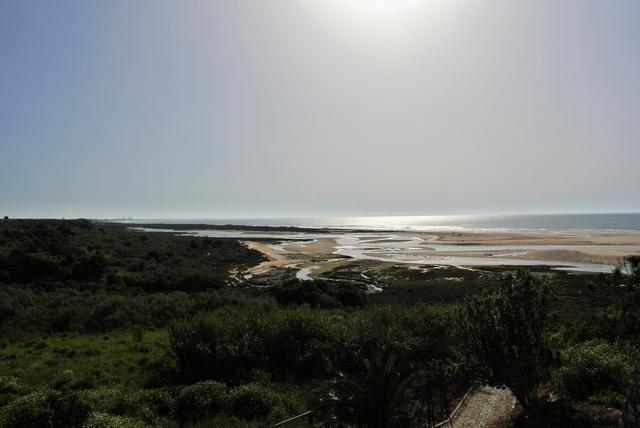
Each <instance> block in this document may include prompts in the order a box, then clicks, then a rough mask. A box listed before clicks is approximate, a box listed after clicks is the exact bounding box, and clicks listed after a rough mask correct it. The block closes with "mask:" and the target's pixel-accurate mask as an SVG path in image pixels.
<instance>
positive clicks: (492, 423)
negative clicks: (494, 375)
mask: <svg viewBox="0 0 640 428" xmlns="http://www.w3.org/2000/svg"><path fill="white" fill-rule="evenodd" d="M519 407H520V405H519V404H518V401H517V400H516V398H515V397H514V395H513V394H512V393H511V390H509V389H507V388H505V389H501V388H494V387H490V386H482V387H477V388H476V389H475V390H473V391H472V392H471V394H470V395H469V396H468V397H467V399H466V400H465V401H464V403H462V405H461V406H460V407H459V408H458V409H456V410H457V411H456V412H455V414H454V417H453V419H452V421H451V422H450V423H447V424H445V425H443V427H442V428H447V427H451V428H484V427H487V428H502V427H510V426H511V420H512V418H513V417H514V416H515V415H517V413H518V412H519V411H520V408H519Z"/></svg>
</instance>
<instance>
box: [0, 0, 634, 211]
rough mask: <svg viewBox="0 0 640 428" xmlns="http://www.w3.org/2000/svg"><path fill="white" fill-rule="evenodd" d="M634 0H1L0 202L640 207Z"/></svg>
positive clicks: (118, 207) (114, 207) (38, 205)
mask: <svg viewBox="0 0 640 428" xmlns="http://www.w3.org/2000/svg"><path fill="white" fill-rule="evenodd" d="M639 21H640V2H639V1H637V0H611V1H601V0H563V1H557V0H528V1H527V0H523V1H513V0H483V1H478V0H422V1H421V0H270V1H267V0H210V1H198V0H180V1H178V0H173V1H168V0H135V1H132V0H110V1H101V0H57V1H44V0H4V1H2V2H1V3H0V183H1V185H0V215H8V216H10V217H68V218H69V217H90V218H105V217H122V216H126V217H129V216H132V217H138V218H234V217H241V218H252V217H253V218H261V217H262V218H263V217H294V216H324V215H399V214H410V215H419V214H447V213H520V212H521V213H544V212H619V211H636V212H637V211H640V185H639V184H640V168H639V167H638V160H639V159H640V49H639V48H638V45H639V44H640V25H638V22H639Z"/></svg>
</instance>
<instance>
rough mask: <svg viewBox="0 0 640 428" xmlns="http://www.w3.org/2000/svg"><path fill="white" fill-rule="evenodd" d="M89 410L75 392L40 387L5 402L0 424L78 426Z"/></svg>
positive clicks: (17, 427) (14, 427)
mask: <svg viewBox="0 0 640 428" xmlns="http://www.w3.org/2000/svg"><path fill="white" fill-rule="evenodd" d="M89 412H90V408H89V405H88V404H87V403H86V402H85V401H84V400H82V399H81V398H79V397H78V395H76V394H75V393H61V392H58V391H53V390H47V389H42V390H38V391H35V392H32V393H31V394H28V395H25V396H22V397H20V398H17V399H16V400H14V401H12V402H11V403H9V404H8V405H6V406H4V407H3V408H2V410H0V427H7V428H9V427H11V428H20V427H25V428H27V427H28V428H31V427H53V428H67V427H81V426H82V425H83V423H84V421H85V420H86V418H87V416H88V415H89Z"/></svg>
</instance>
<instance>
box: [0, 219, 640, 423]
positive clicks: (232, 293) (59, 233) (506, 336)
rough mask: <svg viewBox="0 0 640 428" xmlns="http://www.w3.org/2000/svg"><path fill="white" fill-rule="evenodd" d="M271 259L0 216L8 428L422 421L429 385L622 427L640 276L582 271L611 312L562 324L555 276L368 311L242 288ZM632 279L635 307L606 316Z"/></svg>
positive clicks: (288, 288)
mask: <svg viewBox="0 0 640 428" xmlns="http://www.w3.org/2000/svg"><path fill="white" fill-rule="evenodd" d="M262 259H263V256H262V255H261V254H260V253H257V252H255V251H252V250H249V249H247V248H246V247H244V246H243V245H241V244H240V243H238V242H237V241H235V240H226V239H208V238H193V237H187V236H175V235H172V234H168V233H140V232H134V231H130V230H127V229H126V228H125V227H124V226H122V225H115V224H93V223H90V222H88V221H84V220H75V221H48V220H47V221H44V220H43V221H36V220H4V221H0V406H1V408H0V427H5V426H6V427H13V426H23V427H41V426H54V427H67V426H71V427H73V426H88V427H112V426H118V427H138V426H165V427H178V426H217V427H242V426H246V427H261V426H268V425H269V424H273V423H276V422H278V421H281V420H284V419H287V418H289V417H291V416H294V415H296V414H299V413H302V412H304V411H307V410H313V411H314V415H315V417H316V420H324V421H328V422H327V424H328V425H329V424H330V425H333V426H366V427H395V426H397V427H400V426H403V427H404V426H416V425H418V424H419V423H423V424H424V423H427V422H429V418H428V417H427V416H426V415H427V414H428V413H429V412H425V406H427V401H428V400H427V398H428V397H429V391H427V390H426V389H425V385H427V384H432V385H433V384H437V385H439V387H438V388H439V389H437V391H436V390H434V391H432V396H431V399H433V400H436V401H437V400H440V398H438V397H440V396H439V395H438V394H439V393H440V392H443V393H444V398H446V401H447V403H448V404H449V410H450V408H451V406H452V405H453V404H455V402H456V399H459V398H460V397H461V396H462V394H463V393H464V391H465V390H466V388H467V387H468V386H469V385H471V384H472V382H475V381H483V382H489V383H492V384H496V385H507V386H509V387H511V389H512V390H513V391H514V393H515V394H516V395H517V396H518V397H519V399H520V401H521V402H522V404H523V405H524V406H525V408H526V412H525V415H524V417H523V418H521V419H520V420H519V421H517V423H518V424H519V425H520V426H543V427H544V426H576V427H577V426H614V425H615V420H616V415H617V414H616V410H615V409H620V408H621V407H622V405H623V403H624V399H625V395H626V392H627V388H628V385H627V382H626V379H627V378H628V376H629V372H630V370H631V367H632V363H633V361H634V359H635V356H636V355H637V352H638V336H639V334H638V332H640V310H639V309H638V305H632V304H629V302H633V301H634V300H633V299H635V298H637V286H634V284H636V283H637V276H636V277H634V276H633V274H637V271H634V270H633V269H631V270H627V271H622V272H619V273H618V274H617V276H612V277H611V278H599V279H598V278H596V277H595V276H590V277H586V276H585V279H584V288H583V289H582V290H580V291H581V299H582V300H581V302H587V303H588V302H589V301H590V300H589V299H591V300H592V301H593V307H594V308H599V309H597V310H587V309H577V310H574V311H573V312H571V313H570V315H566V314H563V316H560V317H559V316H557V315H558V314H557V313H556V312H557V309H555V308H558V307H562V304H563V301H564V300H563V299H564V298H565V296H566V294H564V292H562V290H560V291H561V292H558V290H559V287H558V283H557V281H558V278H564V277H561V276H558V277H554V276H553V275H549V274H547V273H527V272H519V273H517V274H510V273H506V274H505V277H504V279H503V280H501V281H497V282H496V283H495V284H493V283H492V284H491V287H490V288H488V289H487V290H485V291H484V292H481V293H478V292H479V291H480V290H469V289H468V287H467V288H464V289H465V293H464V294H470V295H469V296H468V297H467V298H466V299H462V298H457V299H455V298H450V299H449V300H448V301H447V303H446V304H444V303H442V302H439V301H431V302H429V301H425V300H424V299H421V300H416V299H414V300H413V301H412V299H411V298H398V299H394V300H393V301H394V302H396V303H394V304H385V303H384V300H383V298H384V295H385V293H386V291H385V292H383V293H382V294H381V295H378V296H375V304H372V303H371V300H372V299H370V298H369V297H368V296H367V295H366V294H365V293H364V291H363V290H362V289H360V288H358V287H357V286H354V285H353V284H351V283H348V282H345V283H341V282H340V281H331V282H321V281H317V282H308V283H307V282H298V281H290V282H282V283H277V284H272V285H271V287H268V288H265V289H253V288H243V287H237V286H236V287H230V286H229V285H228V283H229V280H230V272H231V271H233V270H234V269H239V270H242V269H243V268H246V267H248V266H252V265H255V264H257V263H259V262H260V261H261V260H262ZM629 273H632V274H629ZM403 281H404V282H403V286H407V287H409V286H411V287H413V286H417V285H415V284H419V283H420V281H422V279H420V278H418V279H416V280H415V281H414V282H412V283H409V282H408V281H409V280H403ZM634 281H635V282H634ZM620 283H625V284H626V285H627V287H626V288H625V293H626V296H627V297H628V298H625V299H622V300H620V299H617V300H614V301H613V302H612V303H610V304H607V305H606V306H604V307H603V306H602V299H601V298H600V296H602V295H608V293H609V290H610V291H611V295H617V293H619V292H620V287H618V285H619V284H620ZM424 284H426V285H423V286H428V283H426V282H425V283H424ZM457 286H461V287H466V285H465V283H464V282H463V283H460V285H459V284H458V283H451V284H450V287H457ZM399 289H401V288H399ZM395 292H396V293H399V291H397V290H396V291H395ZM451 296H455V295H454V294H452V295H451ZM590 296H592V297H590ZM398 302H400V303H398ZM564 302H565V303H566V301H564ZM523 356H525V357H523ZM440 386H446V390H445V389H444V388H440ZM435 392H438V394H436V393H435ZM439 404H444V403H439ZM440 408H441V409H442V411H441V412H440V413H438V414H436V415H435V417H436V418H439V419H444V417H445V413H446V412H445V411H444V410H446V407H445V406H441V407H440Z"/></svg>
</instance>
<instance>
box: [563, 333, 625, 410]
mask: <svg viewBox="0 0 640 428" xmlns="http://www.w3.org/2000/svg"><path fill="white" fill-rule="evenodd" d="M633 355H634V353H633V352H631V350H629V349H622V348H621V347H620V346H617V345H613V344H610V343H607V342H605V341H603V340H600V339H594V340H591V341H588V342H584V343H579V344H577V345H573V346H570V347H569V348H567V349H566V350H564V351H563V352H562V356H561V359H562V367H560V370H559V371H558V374H557V376H556V381H555V383H556V386H557V389H558V392H559V393H560V394H561V395H562V396H563V397H565V398H569V399H572V400H581V401H582V400H587V399H590V400H591V401H595V402H600V403H602V404H607V405H609V404H614V405H617V406H618V407H620V406H621V405H622V403H623V402H624V395H625V393H626V390H627V388H628V382H629V377H630V374H631V370H632V367H633V361H634V359H633Z"/></svg>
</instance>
